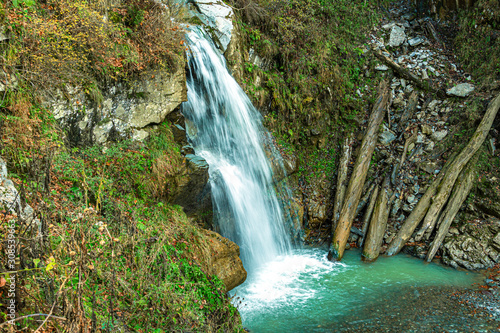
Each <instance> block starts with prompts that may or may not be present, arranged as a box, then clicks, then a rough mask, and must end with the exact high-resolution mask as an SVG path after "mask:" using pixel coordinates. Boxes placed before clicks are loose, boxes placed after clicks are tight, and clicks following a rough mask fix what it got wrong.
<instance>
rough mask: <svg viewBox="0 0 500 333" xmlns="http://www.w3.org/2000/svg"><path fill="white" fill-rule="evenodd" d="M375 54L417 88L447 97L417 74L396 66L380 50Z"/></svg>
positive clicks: (375, 51) (374, 51)
mask: <svg viewBox="0 0 500 333" xmlns="http://www.w3.org/2000/svg"><path fill="white" fill-rule="evenodd" d="M373 54H374V55H375V57H377V58H378V59H379V60H381V61H383V62H385V63H386V64H387V65H388V66H389V67H391V68H392V69H393V70H395V71H396V72H398V73H399V75H400V76H401V77H403V78H405V79H407V80H410V81H413V82H414V83H415V85H416V86H417V87H419V88H420V89H422V90H426V91H430V92H432V93H435V94H437V95H438V96H439V97H441V98H444V97H446V93H445V92H444V91H443V90H441V89H435V88H433V87H432V86H431V85H430V84H429V82H428V81H426V80H422V79H420V78H418V77H417V76H416V75H415V74H413V73H411V72H410V71H409V70H407V69H406V68H403V67H401V66H399V65H398V64H396V63H395V62H394V60H392V59H391V58H389V57H387V56H385V55H384V54H382V51H380V50H373Z"/></svg>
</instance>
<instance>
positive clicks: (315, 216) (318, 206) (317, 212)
mask: <svg viewBox="0 0 500 333" xmlns="http://www.w3.org/2000/svg"><path fill="white" fill-rule="evenodd" d="M308 216H309V225H310V227H312V226H317V225H319V224H320V223H323V222H324V221H325V220H326V205H324V204H322V203H320V202H317V201H311V202H310V204H309V207H308Z"/></svg>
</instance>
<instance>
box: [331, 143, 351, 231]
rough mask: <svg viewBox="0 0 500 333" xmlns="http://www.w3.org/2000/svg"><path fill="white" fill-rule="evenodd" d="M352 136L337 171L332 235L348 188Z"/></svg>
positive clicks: (343, 151) (344, 146)
mask: <svg viewBox="0 0 500 333" xmlns="http://www.w3.org/2000/svg"><path fill="white" fill-rule="evenodd" d="M351 142H352V138H351V136H350V135H349V136H347V137H346V138H345V141H344V145H343V146H342V156H341V157H340V162H339V171H338V173H337V191H336V192H335V201H334V204H333V221H332V235H333V232H334V230H335V228H336V227H337V222H338V220H339V217H340V210H341V209H342V204H343V203H344V197H345V191H346V188H347V170H348V167H349V160H350V159H351V151H352V148H351Z"/></svg>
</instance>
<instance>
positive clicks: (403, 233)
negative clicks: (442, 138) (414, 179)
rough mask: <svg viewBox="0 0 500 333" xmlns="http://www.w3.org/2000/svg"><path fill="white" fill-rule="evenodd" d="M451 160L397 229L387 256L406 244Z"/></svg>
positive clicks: (397, 251)
mask: <svg viewBox="0 0 500 333" xmlns="http://www.w3.org/2000/svg"><path fill="white" fill-rule="evenodd" d="M451 162H452V159H451V158H450V159H449V160H448V162H446V164H445V166H444V167H443V169H442V170H441V172H440V173H439V175H438V176H437V178H436V179H435V180H434V181H433V182H432V184H431V185H430V186H429V188H428V189H427V191H425V194H424V195H423V196H422V198H420V200H419V201H418V203H417V206H416V207H415V208H414V209H413V210H412V212H411V214H410V216H408V218H407V219H406V221H405V223H404V224H403V226H402V227H401V229H399V231H398V234H397V235H396V237H394V239H393V240H392V242H391V243H390V244H389V247H388V248H387V251H386V252H385V254H387V255H388V256H392V255H395V254H398V253H399V251H401V249H402V248H403V246H404V245H405V244H406V242H407V241H408V240H409V239H410V237H411V235H412V234H413V232H414V231H415V229H416V228H417V226H418V224H419V223H420V221H422V219H423V218H424V216H425V213H426V212H427V209H429V204H430V203H431V199H432V197H433V196H434V194H435V193H436V190H437V188H438V186H439V184H440V183H441V181H442V180H443V177H444V174H445V172H446V170H447V169H448V167H449V165H450V164H451Z"/></svg>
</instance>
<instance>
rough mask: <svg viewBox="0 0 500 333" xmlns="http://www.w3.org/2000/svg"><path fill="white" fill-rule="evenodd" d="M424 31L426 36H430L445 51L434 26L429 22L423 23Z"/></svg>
mask: <svg viewBox="0 0 500 333" xmlns="http://www.w3.org/2000/svg"><path fill="white" fill-rule="evenodd" d="M457 8H458V7H457ZM424 30H426V32H428V34H429V35H431V36H432V38H433V39H434V40H435V41H436V43H438V45H439V46H440V47H441V48H443V49H444V50H446V45H445V44H444V43H443V42H441V39H440V38H439V36H438V34H437V31H436V29H435V28H434V25H433V24H432V23H431V22H430V21H427V22H425V29H424Z"/></svg>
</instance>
